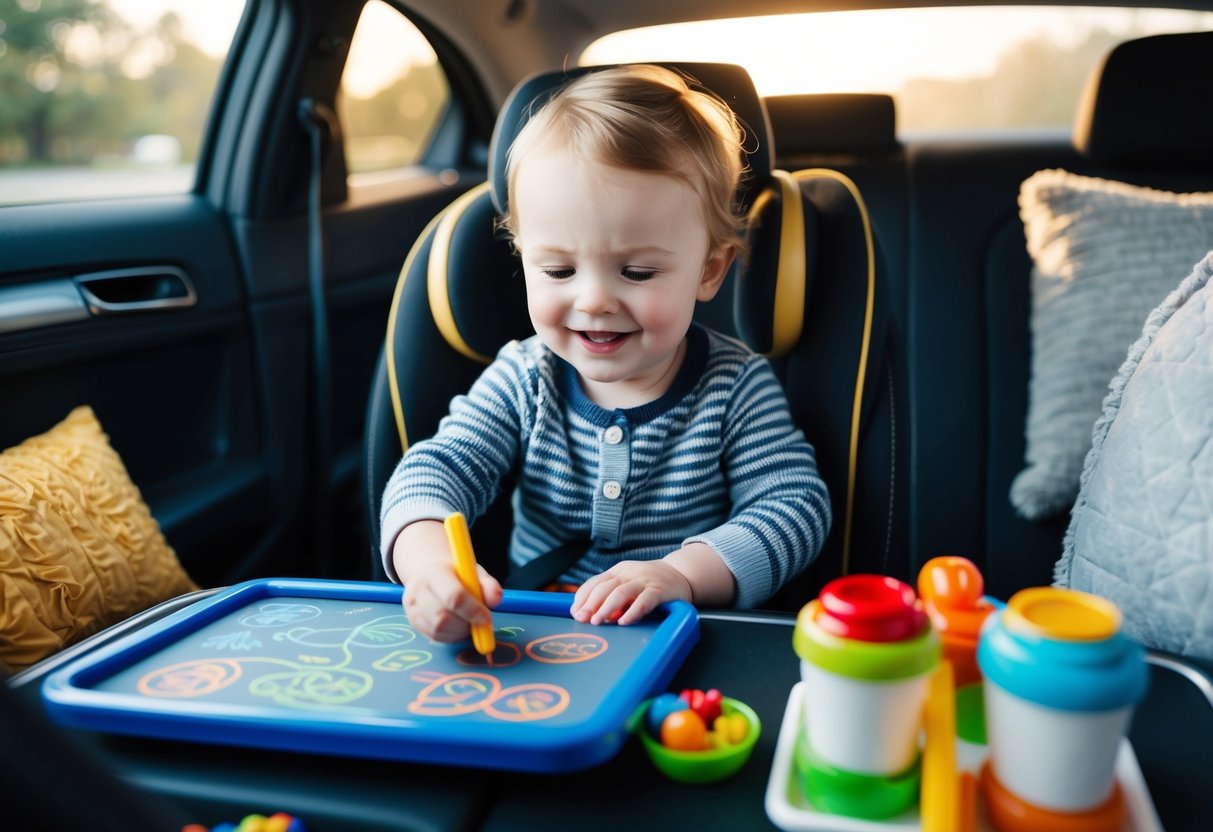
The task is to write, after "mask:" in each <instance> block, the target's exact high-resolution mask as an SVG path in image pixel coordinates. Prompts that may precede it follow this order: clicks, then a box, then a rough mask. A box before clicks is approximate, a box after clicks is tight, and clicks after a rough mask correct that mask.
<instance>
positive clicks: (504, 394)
mask: <svg viewBox="0 0 1213 832" xmlns="http://www.w3.org/2000/svg"><path fill="white" fill-rule="evenodd" d="M535 379H536V373H535V367H534V363H533V362H532V361H531V360H530V359H529V358H528V355H527V353H526V351H525V349H524V348H523V346H522V345H520V344H518V343H516V342H514V343H511V344H507V345H506V346H505V347H503V348H502V350H501V352H499V353H498V355H497V358H496V360H495V361H494V362H493V363H492V364H490V365H489V366H488V368H486V369H485V371H484V373H483V374H481V376H480V378H479V379H477V380H476V382H475V384H473V385H472V388H471V390H469V391H468V393H467V394H466V395H461V396H456V397H455V398H454V399H452V400H451V409H450V412H449V413H448V414H447V415H446V416H445V417H443V419H442V421H441V422H440V423H439V425H438V432H437V433H436V434H434V436H433V437H431V438H429V439H426V440H423V441H421V442H418V443H417V444H415V445H413V446H412V447H411V448H409V449H408V451H407V452H406V453H405V454H404V457H403V458H402V459H401V460H400V462H399V463H398V464H397V466H396V470H395V472H393V474H392V476H391V479H389V480H388V483H387V486H386V488H385V489H384V492H383V501H382V503H381V504H380V529H381V535H380V544H379V546H380V554H381V555H382V557H383V564H384V568H385V569H386V570H387V574H388V576H389V577H390V578H391V579H392V580H397V578H396V573H395V570H394V569H393V567H392V547H393V545H394V544H395V542H396V538H397V536H399V534H400V532H401V531H402V530H403V529H404V527H405V526H407V525H409V524H410V523H413V522H415V521H417V520H442V519H444V518H445V517H446V516H447V515H448V514H450V513H451V512H454V511H458V512H461V513H462V514H463V515H464V516H465V517H467V518H468V521H469V522H471V521H474V520H475V519H476V518H477V517H479V516H480V515H482V514H484V512H485V511H486V509H487V508H488V506H489V505H490V504H491V503H492V502H493V500H494V499H495V498H496V496H497V493H498V491H499V489H500V487H501V481H502V478H503V477H504V476H505V475H506V474H508V473H509V471H510V470H511V469H512V468H513V467H514V465H515V463H516V462H517V460H518V459H519V457H520V454H521V447H522V437H524V436H526V435H527V433H528V432H529V424H530V421H531V419H532V418H533V416H532V414H533V412H534V407H533V402H534V397H535V392H534V391H535Z"/></svg>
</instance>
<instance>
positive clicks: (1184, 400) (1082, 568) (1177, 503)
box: [1054, 252, 1213, 658]
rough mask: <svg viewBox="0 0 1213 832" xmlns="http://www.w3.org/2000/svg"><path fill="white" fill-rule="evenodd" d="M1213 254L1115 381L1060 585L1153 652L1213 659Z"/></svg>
mask: <svg viewBox="0 0 1213 832" xmlns="http://www.w3.org/2000/svg"><path fill="white" fill-rule="evenodd" d="M1211 275H1213V252H1210V254H1209V255H1208V256H1207V257H1206V258H1205V259H1204V260H1202V261H1201V262H1200V263H1198V264H1197V265H1196V268H1195V270H1194V271H1193V272H1192V274H1191V275H1189V276H1188V277H1187V278H1186V279H1185V280H1184V282H1183V283H1181V284H1180V285H1179V288H1178V289H1176V290H1175V291H1174V292H1172V293H1171V295H1170V296H1168V297H1167V299H1166V301H1165V302H1164V303H1163V304H1162V306H1160V307H1158V308H1157V309H1155V310H1154V311H1153V312H1151V313H1150V316H1149V318H1147V319H1146V325H1145V329H1144V331H1143V333H1142V335H1141V337H1140V338H1139V339H1138V341H1137V342H1136V343H1135V344H1133V346H1132V348H1131V349H1130V350H1129V357H1128V359H1127V360H1126V361H1125V363H1124V364H1123V366H1121V368H1120V373H1119V374H1118V375H1117V376H1116V377H1115V378H1114V379H1113V380H1112V384H1111V387H1110V389H1109V392H1108V396H1107V398H1106V399H1105V400H1104V403H1103V414H1102V415H1101V416H1100V417H1099V420H1098V421H1097V422H1096V423H1095V429H1094V437H1093V442H1092V446H1091V450H1090V452H1089V453H1088V454H1087V458H1086V463H1085V465H1084V468H1083V472H1082V486H1081V490H1080V492H1079V495H1078V502H1077V503H1076V504H1075V506H1074V514H1073V517H1072V518H1071V520H1070V527H1069V529H1068V530H1067V531H1066V537H1065V542H1064V546H1063V550H1062V557H1061V560H1059V561H1058V562H1057V567H1056V571H1055V574H1054V579H1055V581H1056V583H1057V584H1058V585H1060V586H1068V587H1072V588H1073V589H1081V590H1084V591H1086V592H1092V593H1095V594H1096V595H1102V596H1104V597H1105V598H1108V599H1109V600H1111V601H1114V602H1115V603H1116V604H1118V605H1119V606H1120V608H1121V610H1122V611H1123V612H1124V616H1125V618H1124V628H1125V632H1126V633H1128V634H1129V635H1130V636H1132V637H1133V638H1135V639H1137V640H1138V641H1140V642H1141V643H1143V644H1145V645H1146V646H1148V647H1157V648H1161V649H1164V650H1170V651H1172V652H1175V653H1183V654H1186V655H1192V656H1203V657H1205V658H1213V285H1210V282H1209V278H1210V276H1211Z"/></svg>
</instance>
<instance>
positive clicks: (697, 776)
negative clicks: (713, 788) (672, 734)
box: [636, 696, 762, 785]
mask: <svg viewBox="0 0 1213 832" xmlns="http://www.w3.org/2000/svg"><path fill="white" fill-rule="evenodd" d="M648 707H649V703H647V702H646V703H645V704H644V709H643V710H642V711H641V713H640V714H639V715H638V716H640V717H641V718H640V719H638V720H636V732H637V733H638V734H640V741H641V742H642V743H644V749H645V751H647V752H648V754H649V759H650V760H652V761H653V765H655V766H656V767H657V770H658V771H660V772H661V773H662V774H664V775H665V776H666V777H669V778H670V779H671V780H677V781H678V782H679V783H691V784H693V785H698V784H701V783H715V782H717V781H718V780H723V779H724V778H726V777H729V776H731V775H733V774H736V773H737V771H738V770H739V769H740V768H741V767H742V766H744V765H745V763H746V760H748V759H750V753H751V752H752V751H753V750H754V743H756V742H758V735H759V733H761V731H762V723H761V722H760V721H759V719H758V714H756V713H754V709H753V708H751V707H750V706H749V705H747V704H745V703H744V702H739V701H737V700H736V699H730V698H728V697H727V696H726V697H725V698H724V699H723V700H722V701H721V703H720V710H721V713H724V714H741V715H742V716H744V717H745V719H746V722H748V723H749V725H750V729H749V731H747V732H746V735H745V739H743V740H742V741H741V742H739V743H737V744H736V745H730V746H728V747H727V748H712V749H709V750H707V751H676V750H674V749H672V748H666V747H665V746H664V745H662V744H661V741H660V740H658V739H657V738H656V737H653V736H651V735H650V734H649V731H648V728H646V727H645V724H644V719H643V716H644V711H647V710H648Z"/></svg>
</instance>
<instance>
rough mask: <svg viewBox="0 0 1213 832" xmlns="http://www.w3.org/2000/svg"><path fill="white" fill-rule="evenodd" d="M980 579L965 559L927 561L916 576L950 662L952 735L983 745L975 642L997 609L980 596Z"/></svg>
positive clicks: (983, 720) (924, 603)
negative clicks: (953, 704) (953, 703)
mask: <svg viewBox="0 0 1213 832" xmlns="http://www.w3.org/2000/svg"><path fill="white" fill-rule="evenodd" d="M983 585H984V581H983V580H982V577H981V572H980V571H978V569H977V566H976V565H975V564H974V563H973V562H972V561H971V560H969V559H968V558H962V557H956V556H954V555H944V556H941V557H936V558H931V559H930V560H929V561H927V562H926V563H925V564H923V567H922V570H921V571H919V573H918V596H919V598H921V599H922V605H923V609H924V610H926V613H927V615H928V616H929V617H930V619H931V626H933V627H934V628H935V629H936V630H937V631H938V632H939V638H940V641H941V642H942V644H943V657H944V658H945V659H947V660H948V661H950V662H951V663H952V669H953V671H954V674H955V675H954V677H953V678H954V680H955V682H954V683H955V685H956V733H957V735H958V736H959V737H960V738H961V739H964V740H968V741H969V742H972V743H978V744H982V745H984V744H985V742H986V728H985V716H984V714H983V710H984V709H983V705H982V683H981V670H980V668H978V666H977V643H978V640H979V638H980V636H981V628H982V625H983V624H985V621H986V618H987V617H988V616H989V615H990V613H992V612H994V610H995V605H994V603H992V602H991V601H990V600H989V599H987V598H985V597H983V596H982V588H983Z"/></svg>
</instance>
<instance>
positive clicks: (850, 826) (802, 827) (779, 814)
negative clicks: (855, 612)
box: [766, 682, 1162, 832]
mask: <svg viewBox="0 0 1213 832" xmlns="http://www.w3.org/2000/svg"><path fill="white" fill-rule="evenodd" d="M807 688H808V686H807V685H806V684H805V683H804V682H799V683H797V684H796V685H795V686H793V688H792V693H791V695H789V696H788V707H787V710H786V711H785V712H784V715H783V724H782V725H781V726H780V729H779V740H778V741H777V743H776V745H775V760H774V762H773V763H772V764H771V779H770V781H768V783H767V795H766V809H767V816H768V817H769V818H770V819H771V822H772V823H774V824H775V825H776V826H778V827H779V828H780V829H784V830H787V832H901V830H904V832H917V830H920V829H921V828H922V825H921V823H920V821H919V816H918V807H917V806H915V807H914V808H913V809H911V810H909V811H907V812H904V813H903V814H901V815H898V816H897V817H895V818H889V819H888V820H882V821H875V820H863V819H860V818H849V817H844V816H842V815H831V814H828V813H825V812H820V811H818V810H816V809H814V808H813V806H812V804H810V803H809V801H808V800H807V799H805V797H804V795H803V794H802V793H801V790H800V786H799V785H798V784H797V783H796V780H795V778H794V777H793V762H792V760H793V750H794V749H795V747H796V737H797V735H798V734H799V732H800V726H801V714H803V713H804V697H805V696H807V695H808V693H807ZM985 758H986V747H985V746H984V745H974V744H972V743H968V742H965V741H963V740H957V741H956V766H957V768H958V769H959V770H962V771H969V772H972V773H974V774H976V773H977V772H978V770H979V769H980V768H981V764H982V763H983V762H984V761H985ZM1116 776H1117V777H1118V778H1119V779H1120V788H1121V791H1122V792H1124V796H1125V803H1126V804H1127V806H1128V809H1129V814H1128V818H1127V820H1126V822H1125V832H1162V823H1161V822H1160V821H1159V819H1158V814H1157V813H1156V812H1155V811H1154V802H1153V801H1152V800H1151V799H1150V792H1149V790H1148V789H1147V788H1146V781H1145V779H1144V778H1143V777H1142V776H1141V768H1140V767H1139V766H1138V765H1137V757H1136V755H1134V753H1133V747H1132V746H1131V745H1130V744H1129V741H1128V740H1127V739H1126V740H1123V741H1122V742H1121V745H1120V752H1119V755H1118V756H1117V758H1116ZM979 802H980V799H979ZM984 814H985V813H984V812H982V811H980V810H979V811H978V824H977V828H978V829H979V830H984V831H986V832H992V830H991V827H990V826H989V825H988V824H987V822H986V820H985V817H984Z"/></svg>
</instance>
